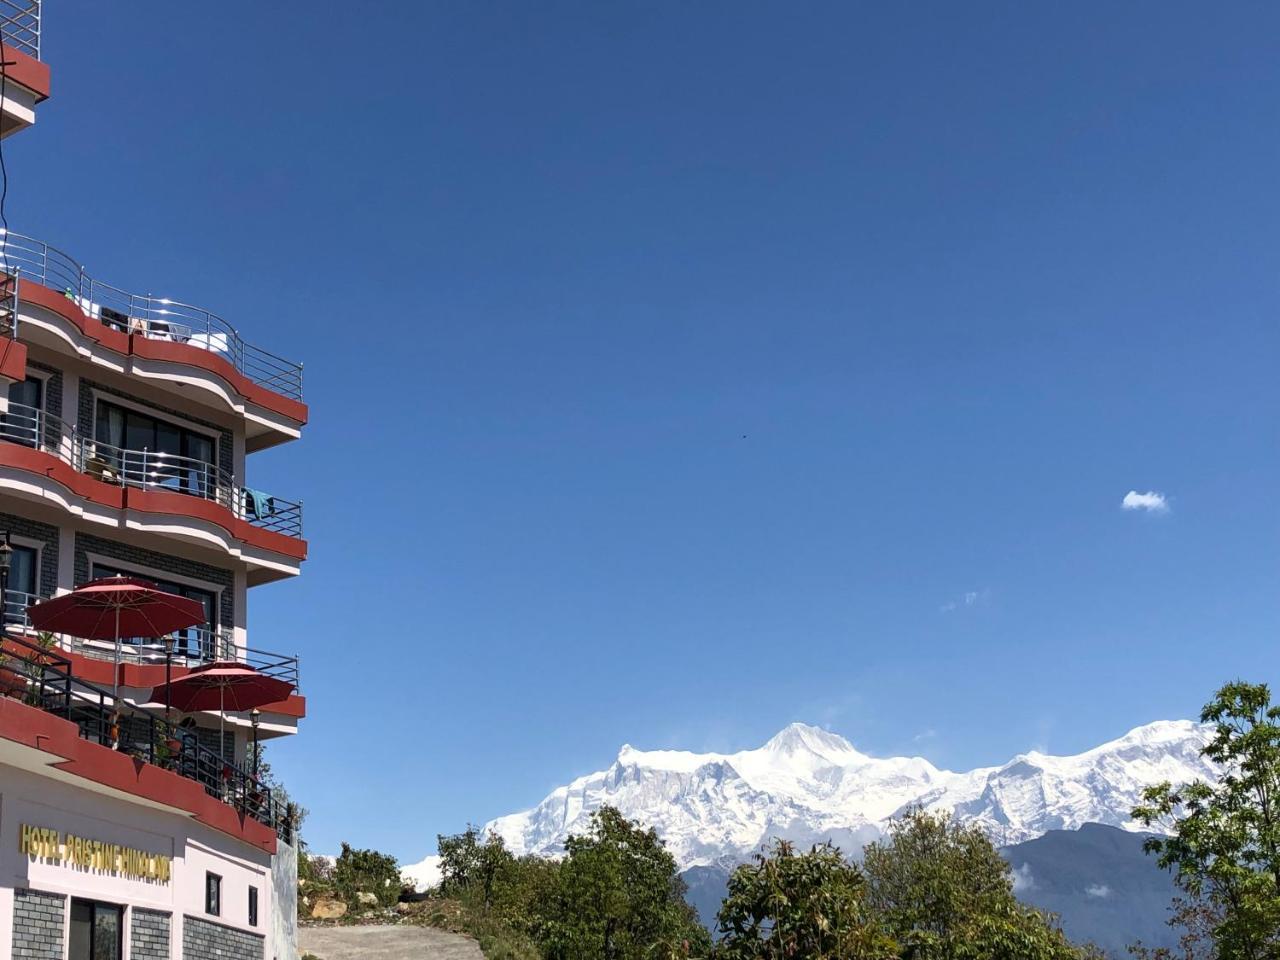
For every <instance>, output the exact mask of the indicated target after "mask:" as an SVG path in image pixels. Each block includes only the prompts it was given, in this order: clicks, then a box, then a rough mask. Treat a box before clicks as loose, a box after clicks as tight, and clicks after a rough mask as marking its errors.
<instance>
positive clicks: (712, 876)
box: [405, 720, 1216, 956]
mask: <svg viewBox="0 0 1280 960" xmlns="http://www.w3.org/2000/svg"><path fill="white" fill-rule="evenodd" d="M1209 736H1210V731H1209V728H1207V727H1205V726H1203V725H1201V724H1197V723H1193V722H1191V721H1189V720H1170V721H1157V722H1155V723H1150V724H1147V725H1145V726H1141V727H1137V728H1135V729H1133V730H1130V731H1129V732H1128V733H1126V734H1124V735H1123V736H1121V737H1119V738H1118V739H1115V740H1111V741H1109V742H1107V743H1104V744H1101V745H1100V746H1097V747H1094V748H1093V749H1091V750H1086V751H1085V752H1083V753H1080V754H1076V755H1074V756H1051V755H1048V754H1045V753H1040V752H1036V751H1031V752H1028V753H1023V754H1019V755H1018V756H1015V757H1013V758H1012V759H1010V760H1009V761H1007V762H1006V763H1003V764H1000V765H998V766H992V767H980V768H978V769H975V770H969V771H966V772H955V771H950V770H943V769H939V768H938V767H935V766H934V765H933V764H931V763H930V762H929V761H928V760H925V759H923V758H921V757H888V758H877V757H872V756H869V755H867V754H865V753H862V752H860V751H858V750H857V749H855V748H854V746H853V745H852V744H851V743H850V742H849V741H848V740H846V739H844V738H843V737H841V736H839V735H837V734H834V733H831V732H829V731H827V730H823V729H820V728H818V727H813V726H807V725H805V724H800V723H793V724H791V725H790V726H788V727H786V728H784V729H783V730H782V731H780V732H779V733H778V734H777V735H775V736H774V737H773V738H772V739H770V740H769V741H768V742H767V743H765V744H764V745H763V746H761V747H759V748H757V749H754V750H743V751H740V752H737V753H727V754H720V753H691V752H687V751H679V750H637V749H635V748H634V747H631V746H624V747H623V748H622V749H621V750H620V751H619V752H618V755H617V758H616V759H615V760H614V761H613V763H611V764H610V765H609V766H608V767H606V768H605V769H603V770H600V771H598V772H596V773H591V774H587V775H586V776H583V777H579V778H577V779H576V780H574V781H572V782H571V783H569V784H566V785H565V786H562V787H559V788H557V789H555V790H553V791H552V792H551V793H550V794H549V795H548V796H547V797H546V798H544V799H543V800H542V801H541V802H540V803H539V804H537V805H536V806H535V807H533V808H532V809H529V810H526V811H523V812H521V813H514V814H510V815H508V816H505V817H499V818H497V819H496V820H493V821H491V822H489V823H488V824H486V825H485V832H486V833H487V832H489V831H494V832H496V833H498V834H499V835H500V836H502V838H503V839H504V840H505V842H506V844H507V846H508V847H509V848H510V849H511V850H512V851H513V852H515V853H517V854H526V853H532V854H538V855H541V856H558V855H560V854H562V853H563V850H564V842H565V839H566V838H568V837H569V836H570V835H572V834H574V833H582V832H584V831H585V830H586V829H587V828H588V826H589V823H590V817H591V813H592V811H594V810H597V809H599V808H600V807H601V806H603V805H605V804H609V805H612V806H614V807H616V808H618V809H619V810H620V811H621V812H622V813H623V814H624V815H625V816H627V817H628V818H630V819H632V820H636V821H639V822H640V823H642V824H645V825H646V826H652V827H654V828H655V829H656V830H657V831H658V834H659V836H661V837H662V839H663V841H664V842H665V844H666V846H667V849H668V850H670V851H671V853H672V854H673V855H674V856H675V858H676V861H677V863H678V864H679V867H680V869H681V872H682V876H683V877H684V879H685V881H686V883H687V884H688V886H689V900H690V902H691V903H693V904H694V905H695V906H696V907H697V908H698V911H699V914H700V915H701V916H702V917H703V919H704V921H705V922H707V923H708V925H709V926H710V925H711V924H712V921H713V918H714V915H715V911H716V909H717V908H718V906H719V903H720V899H721V898H722V897H723V896H724V890H725V884H726V882H727V880H728V875H729V872H730V871H731V870H732V868H733V867H734V866H736V865H737V864H739V863H741V862H743V861H744V860H746V859H748V858H749V857H750V856H751V855H752V854H753V853H755V852H757V851H759V850H760V849H761V848H762V846H763V845H764V844H765V843H767V842H768V841H769V840H770V839H772V838H774V837H780V838H785V839H789V840H793V841H795V842H797V843H798V844H802V845H808V844H811V843H819V842H822V841H828V840H829V841H831V842H833V843H835V844H836V845H837V846H839V847H841V848H842V849H843V850H845V851H846V852H847V853H848V854H849V855H851V856H855V857H856V856H859V855H860V854H861V851H862V848H863V846H865V845H866V844H867V843H869V842H871V841H873V840H876V839H878V838H880V837H881V836H883V835H884V833H885V831H886V829H887V827H888V824H889V822H890V821H891V820H892V819H893V818H894V817H895V816H897V815H899V814H901V813H902V812H903V811H905V810H906V809H908V808H910V807H913V806H921V807H925V808H926V809H929V810H935V811H948V812H951V813H953V814H954V815H955V816H956V817H957V818H958V819H959V820H960V821H962V822H964V823H971V824H977V825H980V826H981V827H982V828H983V829H984V830H985V831H986V832H987V834H988V836H990V837H991V838H992V840H993V842H995V843H996V845H997V846H999V847H1000V848H1001V852H1002V854H1003V855H1004V856H1005V858H1006V859H1008V860H1009V862H1010V864H1011V865H1012V867H1013V870H1014V879H1015V889H1016V891H1017V893H1018V895H1019V896H1020V897H1021V898H1022V899H1024V900H1025V901H1027V902H1028V903H1031V904H1033V905H1035V906H1038V907H1041V908H1043V909H1047V910H1051V911H1052V912H1055V913H1058V914H1060V915H1061V917H1062V922H1063V925H1064V928H1065V929H1066V931H1067V933H1068V935H1070V936H1072V937H1073V938H1076V939H1078V940H1081V941H1083V940H1091V941H1093V942H1095V943H1097V944H1098V945H1099V946H1103V947H1105V948H1106V949H1108V951H1109V952H1111V953H1112V954H1113V955H1115V956H1123V955H1124V954H1125V950H1124V947H1125V945H1127V944H1129V943H1132V942H1133V941H1134V940H1137V939H1142V940H1144V941H1145V942H1146V943H1148V945H1151V946H1172V944H1173V940H1174V934H1173V933H1172V932H1171V931H1170V930H1169V929H1168V928H1167V927H1166V926H1165V921H1166V919H1167V917H1168V905H1169V902H1170V900H1171V899H1172V897H1173V894H1174V891H1173V886H1172V882H1171V880H1170V878H1169V876H1168V875H1167V874H1166V873H1163V872H1162V871H1159V870H1157V869H1156V868H1155V866H1154V864H1153V863H1152V861H1151V859H1150V858H1149V857H1147V856H1146V855H1145V854H1144V853H1143V851H1142V842H1143V836H1142V835H1141V834H1139V833H1138V832H1137V831H1138V830H1139V826H1140V825H1139V824H1137V823H1135V822H1134V821H1133V820H1132V819H1131V818H1130V816H1129V812H1130V810H1131V809H1132V808H1133V806H1134V805H1135V804H1136V803H1137V802H1138V800H1139V799H1140V796H1141V793H1142V790H1143V789H1144V788H1145V787H1148V786H1151V785H1153V784H1156V783H1160V782H1162V781H1165V780H1168V781H1171V782H1174V783H1185V782H1188V781H1191V780H1196V779H1211V778H1213V777H1214V775H1215V773H1216V771H1215V770H1214V768H1213V766H1212V765H1211V764H1210V763H1209V762H1208V761H1206V760H1205V759H1204V758H1203V757H1202V756H1201V750H1202V749H1203V747H1204V746H1205V744H1206V743H1207V742H1208V739H1209ZM438 860H439V858H438V857H435V856H431V857H427V858H426V859H425V860H424V861H422V862H421V863H419V864H416V865H414V866H411V867H408V868H406V870H405V874H406V876H407V877H408V878H410V879H411V880H414V881H416V882H417V883H418V884H419V885H420V886H427V885H431V884H433V883H435V882H437V881H438V878H439V872H438Z"/></svg>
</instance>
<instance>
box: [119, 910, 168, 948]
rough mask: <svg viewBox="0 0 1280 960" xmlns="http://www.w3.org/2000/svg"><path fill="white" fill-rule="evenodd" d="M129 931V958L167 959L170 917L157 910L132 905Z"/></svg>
mask: <svg viewBox="0 0 1280 960" xmlns="http://www.w3.org/2000/svg"><path fill="white" fill-rule="evenodd" d="M130 912H131V913H132V914H133V926H132V928H131V929H130V931H129V957H130V960H169V940H170V935H169V927H170V924H171V918H170V916H169V914H167V913H161V912H160V911H158V910H143V909H142V908H141V907H134V908H133V910H132V911H130Z"/></svg>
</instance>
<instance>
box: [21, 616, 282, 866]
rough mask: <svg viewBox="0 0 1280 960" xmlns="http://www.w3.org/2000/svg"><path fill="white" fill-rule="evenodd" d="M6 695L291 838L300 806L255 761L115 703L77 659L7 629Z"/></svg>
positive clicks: (155, 716) (158, 716) (142, 710)
mask: <svg viewBox="0 0 1280 960" xmlns="http://www.w3.org/2000/svg"><path fill="white" fill-rule="evenodd" d="M0 647H2V649H0V700H3V699H13V700H17V701H20V702H21V703H23V704H25V705H26V706H29V707H34V708H36V709H38V710H42V711H44V712H45V713H48V714H51V715H53V716H56V717H59V718H61V719H63V720H66V721H69V722H70V723H72V724H74V725H75V729H76V730H77V731H78V733H79V738H80V739H81V740H85V741H88V742H90V743H93V744H97V745H99V746H101V747H102V748H103V749H105V750H109V751H112V752H114V753H119V754H124V755H126V756H129V757H132V758H133V759H134V760H135V761H138V762H141V763H145V764H151V765H152V766H154V767H156V768H158V769H159V770H164V771H169V772H170V773H173V774H176V775H178V776H179V777H182V778H184V779H186V780H189V781H193V782H194V783H197V784H199V785H200V787H202V788H203V790H204V793H205V794H206V795H207V796H208V797H211V798H213V799H214V800H215V801H217V802H220V803H222V804H226V805H227V806H229V807H230V808H232V809H233V810H234V811H235V812H236V813H238V814H239V815H240V817H250V818H252V819H253V820H255V821H257V822H258V823H260V824H262V825H264V826H266V827H268V828H270V829H271V830H273V831H275V833H276V835H277V836H279V837H280V838H281V839H283V840H285V841H286V842H291V838H292V834H293V825H294V815H293V811H292V810H290V809H287V808H285V807H284V805H283V804H281V803H280V802H279V801H278V798H276V797H275V796H274V795H273V793H272V790H271V788H270V787H269V786H267V785H266V784H265V783H263V782H262V780H261V779H260V778H259V777H258V776H257V773H256V770H255V769H254V768H253V766H252V764H238V763H235V762H234V761H232V760H231V759H229V758H226V757H223V756H221V755H220V754H218V753H217V752H216V751H214V750H210V749H209V748H207V747H205V746H203V745H201V744H200V743H198V742H197V740H196V738H195V736H194V734H193V733H192V731H190V730H188V729H184V728H182V727H179V726H177V725H175V724H173V723H170V722H169V721H168V720H167V719H166V718H165V716H164V715H163V714H162V713H161V712H158V711H153V710H149V709H146V708H144V707H136V706H133V705H131V704H126V703H123V702H121V701H117V700H114V699H113V698H112V696H111V694H110V693H109V692H107V691H106V690H104V689H102V688H100V687H97V686H95V685H93V684H91V683H87V682H86V681H85V680H83V679H82V678H79V677H76V676H75V675H74V672H73V665H72V662H71V661H70V660H69V659H67V658H65V657H61V656H58V655H57V654H55V653H52V652H50V651H49V650H47V649H45V648H44V647H43V646H41V645H39V644H36V643H32V642H30V641H28V640H25V639H21V638H19V637H15V636H13V635H11V634H8V633H6V635H5V637H4V641H3V644H0Z"/></svg>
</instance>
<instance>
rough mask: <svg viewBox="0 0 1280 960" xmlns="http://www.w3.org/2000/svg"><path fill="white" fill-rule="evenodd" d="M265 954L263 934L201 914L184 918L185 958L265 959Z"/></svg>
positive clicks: (220, 959) (196, 959)
mask: <svg viewBox="0 0 1280 960" xmlns="http://www.w3.org/2000/svg"><path fill="white" fill-rule="evenodd" d="M223 906H224V907H226V906H228V904H225V903H224V904H223ZM262 953H263V941H262V937H259V936H255V935H254V934H252V933H245V932H244V931H243V930H233V929H232V928H231V927H224V926H222V924H219V923H210V922H209V921H208V920H201V919H199V918H198V917H190V916H188V917H184V918H183V920H182V958H183V960H262Z"/></svg>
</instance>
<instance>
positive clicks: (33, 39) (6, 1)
mask: <svg viewBox="0 0 1280 960" xmlns="http://www.w3.org/2000/svg"><path fill="white" fill-rule="evenodd" d="M0 39H3V40H4V42H5V43H7V44H8V45H9V46H11V47H13V48H14V49H15V50H20V51H21V52H23V53H25V54H26V55H27V56H29V57H35V58H36V59H37V60H39V59H40V0H0Z"/></svg>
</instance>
